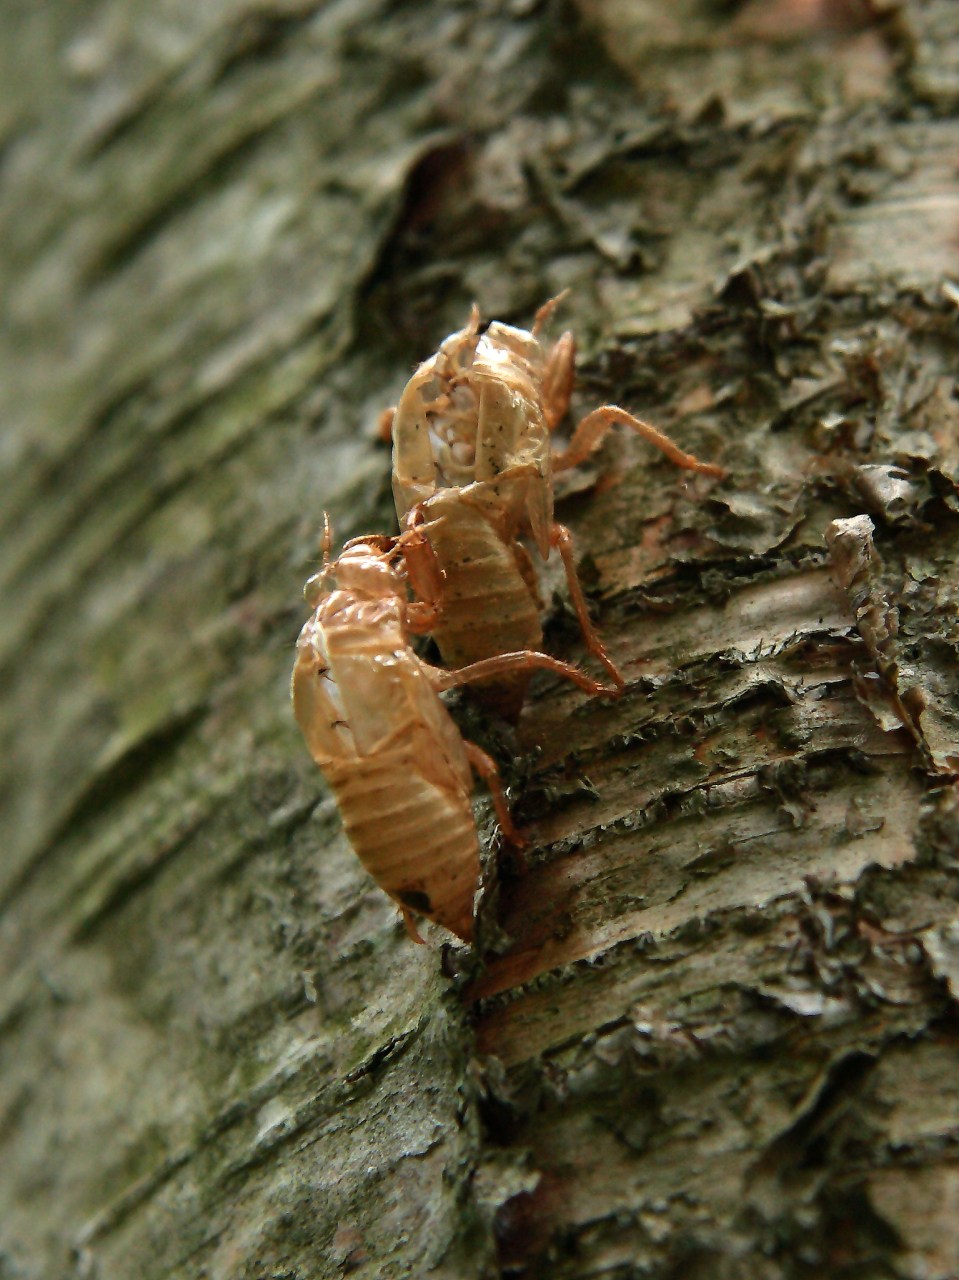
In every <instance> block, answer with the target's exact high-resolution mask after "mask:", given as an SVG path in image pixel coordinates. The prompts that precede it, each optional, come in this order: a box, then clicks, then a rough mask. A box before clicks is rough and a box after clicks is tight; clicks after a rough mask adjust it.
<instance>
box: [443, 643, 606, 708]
mask: <svg viewBox="0 0 959 1280" xmlns="http://www.w3.org/2000/svg"><path fill="white" fill-rule="evenodd" d="M594 634H595V633H594ZM424 665H425V664H424ZM610 666H612V664H611V663H610ZM536 670H542V671H553V672H555V674H556V675H558V676H565V678H566V679H567V680H571V681H572V682H573V684H575V685H578V686H579V687H580V689H584V690H585V691H586V693H591V694H592V695H593V697H595V698H618V697H619V696H620V694H621V693H622V692H623V690H624V688H625V687H626V684H625V681H624V680H623V677H622V676H621V675H620V674H619V672H618V671H617V670H616V668H615V667H612V672H613V673H614V674H613V678H614V680H615V681H616V683H615V684H614V685H608V684H600V683H599V681H598V680H594V679H593V677H592V676H588V675H587V674H586V672H585V671H580V669H579V667H575V666H573V664H572V663H571V662H563V661H562V660H561V659H559V658H553V657H551V656H550V655H549V654H548V653H538V652H537V651H536V650H535V649H519V650H518V651H517V652H516V653H500V654H497V656H496V657H495V658H484V659H483V660H482V661H481V662H471V663H470V664H469V666H468V667H458V668H457V669H456V670H455V671H444V670H443V668H442V667H427V672H428V674H429V677H430V680H431V681H432V683H433V687H434V688H435V689H436V690H437V691H438V692H440V693H444V692H445V691H446V690H447V689H457V688H459V687H460V685H464V684H472V683H473V682H474V681H478V680H495V679H497V678H498V677H500V676H508V675H514V674H516V673H518V672H520V671H536Z"/></svg>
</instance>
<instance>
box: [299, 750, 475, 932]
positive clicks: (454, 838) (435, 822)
mask: <svg viewBox="0 0 959 1280" xmlns="http://www.w3.org/2000/svg"><path fill="white" fill-rule="evenodd" d="M323 772H324V774H325V775H326V778H327V781H328V782H329V783H330V785H331V786H332V788H333V791H334V793H335V795H336V800H337V804H338V805H339V809H340V816H341V817H342V820H343V826H344V828H345V830H346V833H347V835H348V837H349V840H350V843H351V844H352V846H353V848H354V850H355V851H356V854H357V856H358V857H359V859H360V861H361V862H362V863H363V865H364V866H365V867H366V869H367V871H369V873H370V875H371V876H372V877H373V879H374V880H375V881H376V883H377V884H378V885H379V886H380V888H381V889H383V890H385V892H386V893H388V894H389V895H390V897H391V898H393V899H395V901H397V902H399V903H401V904H402V905H403V906H405V907H408V908H409V909H410V910H411V911H415V912H416V913H417V914H418V915H423V916H427V917H428V918H429V919H430V920H435V921H436V922H437V924H441V925H443V926H444V927H445V928H447V929H449V930H450V931H451V932H452V933H455V934H456V935H457V937H460V938H462V939H463V941H464V942H469V941H470V939H471V937H472V933H473V893H474V891H475V889H476V886H477V883H478V881H479V869H480V868H479V841H478V838H477V835H476V823H475V821H474V819H473V810H472V808H471V806H470V802H469V797H468V796H467V795H465V794H463V793H461V792H455V791H451V790H447V789H445V788H442V787H439V786H437V785H436V784H435V783H432V782H429V781H428V780H427V779H425V778H424V777H423V776H422V774H421V773H420V771H419V769H418V767H417V760H416V756H415V753H414V751H413V750H411V749H410V748H409V747H408V746H405V747H399V748H396V749H395V750H392V751H387V752H383V753H380V754H378V755H372V756H361V757H358V758H356V759H353V760H342V761H336V762H335V763H333V764H330V765H328V766H326V767H324V769H323Z"/></svg>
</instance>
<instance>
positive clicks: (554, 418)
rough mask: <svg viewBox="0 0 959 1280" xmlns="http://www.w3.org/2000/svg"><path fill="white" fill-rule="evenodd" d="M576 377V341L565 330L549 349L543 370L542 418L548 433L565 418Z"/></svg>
mask: <svg viewBox="0 0 959 1280" xmlns="http://www.w3.org/2000/svg"><path fill="white" fill-rule="evenodd" d="M575 377H576V339H575V338H574V337H573V335H572V334H571V333H570V331H569V330H568V329H567V330H566V332H565V333H564V334H563V336H562V337H561V338H560V339H559V341H558V342H556V343H555V344H554V345H553V347H552V348H551V349H550V353H549V355H548V356H547V357H546V368H545V369H544V370H543V416H544V417H545V419H546V425H547V427H548V428H549V429H550V431H555V430H556V428H557V426H558V425H559V424H560V423H561V422H562V420H563V419H564V418H565V417H566V413H567V411H568V409H569V401H570V397H571V396H572V394H573V381H574V379H575Z"/></svg>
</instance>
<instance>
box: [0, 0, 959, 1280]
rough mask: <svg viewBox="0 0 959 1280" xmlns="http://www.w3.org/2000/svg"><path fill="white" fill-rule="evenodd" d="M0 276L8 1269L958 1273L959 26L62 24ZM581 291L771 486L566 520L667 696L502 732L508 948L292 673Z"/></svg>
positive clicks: (95, 5)
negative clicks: (460, 441)
mask: <svg viewBox="0 0 959 1280" xmlns="http://www.w3.org/2000/svg"><path fill="white" fill-rule="evenodd" d="M0 273H2V327H0V367H2V379H0V420H2V427H3V436H2V445H0V473H2V479H0V486H2V489H0V493H2V498H0V582H2V592H3V596H2V612H0V687H2V702H0V744H2V747H0V750H2V770H0V813H2V818H0V822H2V844H0V975H2V976H0V1277H2V1280H47V1278H51V1280H60V1278H62V1277H68V1276H79V1277H90V1278H94V1277H95V1278H97V1280H140V1278H141V1277H142V1278H150V1280H152V1278H153V1277H172V1278H175V1280H186V1278H187V1277H209V1278H210V1280H234V1278H236V1280H240V1278H241V1277H242V1278H243V1280H265V1278H266V1277H273V1278H280V1277H283V1278H285V1280H293V1278H294V1277H296V1278H297V1280H312V1278H313V1277H338V1276H342V1275H347V1274H352V1275H355V1276H358V1277H361V1278H367V1277H369V1278H373V1277H388V1278H392V1277H406V1276H413V1277H448V1278H449V1280H474V1278H476V1280H480V1278H483V1280H492V1278H494V1277H514V1278H516V1280H535V1278H540V1277H562V1278H563V1280H573V1278H574V1277H575V1278H577V1280H585V1278H586V1277H599V1276H602V1277H612V1278H613V1280H627V1277H657V1278H658V1277H662V1278H664V1280H665V1278H667V1277H668V1278H670V1280H680V1278H682V1280H706V1278H707V1277H709V1278H712V1277H718V1278H720V1280H725V1278H730V1280H731V1278H733V1277H735V1278H739V1277H743V1278H749V1280H752V1278H753V1277H755V1278H756V1280H799V1278H801V1277H823V1278H828V1280H839V1278H847V1277H848V1278H852V1277H856V1278H857V1280H879V1278H880V1277H882V1278H885V1277H908V1278H911V1280H948V1278H950V1277H956V1276H959V1015H957V1001H959V795H957V791H956V787H955V779H956V775H957V771H959V679H957V674H959V666H957V645H959V619H957V605H959V567H957V551H959V399H957V384H956V356H957V352H959V319H957V317H959V5H957V4H956V3H955V2H954V0H902V2H901V3H897V2H896V0H882V2H880V0H874V3H872V4H871V5H867V4H865V3H862V4H857V3H854V0H846V2H845V3H841V2H840V0H818V2H811V0H756V2H755V3H738V4H737V3H735V0H732V2H730V0H723V2H721V0H582V2H581V3H580V5H579V7H578V8H575V7H573V6H572V5H570V4H567V3H558V2H557V3H553V2H552V0H542V2H539V0H477V2H475V3H473V2H470V3H456V2H455V0H395V2H392V3H391V2H390V0H328V2H327V3H317V0H259V2H257V0H192V2H190V3H187V2H185V0H2V3H0ZM563 289H568V290H569V291H570V292H569V295H568V298H567V300H566V301H565V302H564V304H563V309H562V311H561V313H560V315H559V317H558V321H557V325H556V328H555V331H556V333H557V334H558V332H559V329H560V327H566V326H569V327H570V328H572V329H573V330H574V331H575V333H576V336H577V338H578V341H579V365H578V381H577V388H576V393H575V396H574V405H573V409H574V413H575V414H576V415H578V416H582V414H584V413H585V412H587V411H588V410H589V409H592V408H594V407H595V406H596V405H598V404H601V403H604V402H612V403H618V404H622V405H624V406H626V407H627V408H629V409H631V410H632V411H634V412H636V413H638V414H640V415H642V416H643V417H646V418H647V419H649V420H651V421H653V422H655V423H656V424H657V425H659V426H660V427H662V428H663V429H665V430H666V431H668V432H670V433H671V434H672V435H673V436H674V438H675V439H676V440H677V441H678V442H679V443H681V444H682V445H683V447H684V448H686V449H688V450H691V451H694V452H696V453H698V454H699V455H700V456H701V457H703V458H707V459H709V460H712V461H720V462H722V464H723V465H724V466H725V467H726V468H727V469H728V477H727V479H725V480H723V481H716V480H712V479H706V478H703V477H700V476H694V477H692V478H690V477H689V475H688V474H685V473H679V472H677V471H676V470H675V469H674V468H673V467H672V466H671V465H670V464H669V463H667V462H665V461H664V460H663V459H662V458H661V457H659V456H658V455H656V454H654V451H653V450H652V449H651V448H650V447H649V446H648V445H646V444H644V443H642V442H640V441H639V440H638V439H636V438H635V437H629V438H626V435H625V433H623V432H617V433H615V434H614V435H613V436H612V437H611V438H610V440H609V441H608V442H607V444H605V445H604V446H603V449H602V450H601V451H600V454H599V456H598V457H597V458H596V459H595V460H594V461H593V462H591V464H590V468H589V469H583V470H582V471H580V472H578V473H576V474H575V475H574V476H572V477H570V478H568V479H564V484H563V487H562V490H561V491H560V494H559V498H560V505H559V514H560V518H561V519H563V520H564V521H565V522H567V523H568V524H569V525H570V526H571V527H572V529H573V533H574V536H575V539H576V545H577V549H578V555H579V560H580V567H581V574H582V578H583V581H584V583H585V585H586V588H587V590H588V592H589V593H590V596H591V601H592V606H593V608H594V611H595V615H596V618H597V621H598V623H599V625H600V626H601V628H602V631H603V634H604V636H605V638H606V639H607V641H608V642H609V644H610V647H611V651H612V653H613V655H614V657H615V659H616V660H617V662H618V663H619V664H620V665H621V667H622V669H623V671H624V672H625V674H626V677H627V680H628V690H627V693H626V695H625V696H624V697H623V698H622V699H621V700H620V701H618V702H616V703H614V704H606V703H599V702H597V701H596V700H593V699H590V698H588V697H587V696H586V695H585V694H582V693H580V692H579V691H578V690H577V689H575V688H572V687H571V686H570V687H567V686H566V685H565V684H562V683H560V682H558V681H557V680H556V679H555V678H553V677H549V678H547V677H538V678H537V679H536V680H535V681H534V684H533V691H532V697H531V699H530V702H529V705H528V707H527V709H526V710H525V712H524V714H523V717H522V719H521V721H520V724H519V726H518V728H517V729H516V730H515V732H514V731H512V730H510V729H509V728H508V727H506V726H504V725H502V724H500V723H498V722H496V721H495V720H493V719H491V718H490V717H488V716H485V715H484V713H482V712H481V711H480V710H478V709H477V708H476V707H475V706H474V705H473V704H472V703H471V702H470V701H469V699H468V697H466V696H465V695H464V696H460V697H458V700H456V701H454V704H453V705H454V711H455V714H456V715H457V716H458V717H459V719H460V723H461V724H462V725H463V727H464V730H465V731H466V732H468V734H469V736H471V737H473V738H475V739H477V740H478V741H479V742H480V743H481V744H482V745H483V746H484V747H485V748H486V749H488V750H490V751H491V752H492V753H493V754H494V755H495V756H496V757H497V759H498V760H499V762H500V765H501V767H502V769H503V772H504V776H505V778H506V780H507V782H508V784H509V794H510V799H511V802H512V804H513V806H514V811H515V813H516V816H517V821H518V822H519V823H520V825H521V826H522V828H523V829H524V831H525V832H526V834H527V835H528V836H529V839H530V842H531V846H532V847H531V852H530V853H529V855H528V857H527V861H526V865H525V866H520V864H519V862H518V861H517V860H516V859H515V858H510V857H509V856H506V851H504V853H503V854H502V855H501V856H500V857H499V859H498V860H497V858H496V857H495V856H493V855H494V854H495V843H496V833H495V826H494V823H493V821H492V817H491V808H490V805H489V803H488V800H486V798H485V796H484V793H483V792H482V789H481V788H479V789H478V791H477V802H476V803H477V816H478V822H479V824H480V829H481V832H482V835H483V840H484V844H485V845H486V846H487V847H488V849H489V851H490V857H489V858H488V859H487V861H488V863H489V866H488V868H487V871H488V876H487V879H488V881H489V884H488V888H487V890H486V891H485V896H484V897H483V899H482V903H481V908H480V911H481V918H482V920H483V927H482V930H483V931H482V936H484V937H485V951H484V953H483V954H482V956H481V957H480V958H477V957H476V956H474V955H473V953H472V952H470V951H469V950H468V949H467V948H465V947H462V946H459V947H457V946H453V945H451V944H450V942H449V939H448V938H447V939H446V942H445V944H444V939H443V935H442V931H441V930H439V929H438V928H437V927H434V926H426V928H425V929H424V936H425V937H426V938H427V939H428V945H427V946H425V947H420V946H416V945H415V944H414V943H413V942H412V941H411V940H410V938H409V937H408V936H407V934H406V932H405V931H404V928H403V925H402V922H401V921H400V919H399V916H398V913H397V911H396V910H395V908H394V906H393V904H392V903H391V902H390V901H389V899H387V898H386V897H385V895H384V894H383V893H382V892H381V891H380V890H379V889H377V887H376V886H375V885H374V883H373V882H372V880H370V879H369V877H368V876H367V875H366V873H365V872H364V871H363V870H362V868H361V866H360V864H359V863H358V861H357V859H356V858H355V856H354V855H353V854H352V852H351V851H350V848H349V846H348V844H347V843H346V840H345V838H344V836H343V834H342V830H341V827H340V822H339V818H338V815H337V811H336V808H335V805H334V803H333V801H332V799H331V797H330V795H329V792H328V790H327V789H326V787H325V785H324V783H323V780H322V778H321V776H320V775H319V773H318V771H317V770H316V769H315V768H314V766H313V764H312V762H311V761H310V759H309V757H308V755H307V753H306V750H305V747H304V745H303V742H302V739H301V737H300V735H299V733H298V731H297V728H296V725H295V724H294V722H293V719H292V715H291V712H290V705H289V696H288V681H289V675H290V669H291V666H292V661H293V645H294V641H295V638H296V635H297V632H298V630H299V627H300V625H301V624H302V622H303V620H304V618H305V616H306V610H305V608H304V606H303V604H302V599H301V596H300V588H301V585H302V583H303V581H304V579H305V578H306V577H307V576H308V575H309V574H310V573H312V572H314V571H315V569H316V566H317V558H318V545H319V537H320V533H321V530H322V518H323V511H324V509H326V510H328V511H329V512H330V515H331V518H332V520H333V526H334V531H335V535H336V538H337V541H338V543H342V541H343V540H345V539H346V538H348V537H350V536H354V535H356V534H358V533H361V532H366V531H380V532H390V531H392V530H393V529H395V524H394V523H392V522H393V519H394V517H393V515H392V510H391V501H390V493H389V451H388V449H386V448H385V447H384V446H383V445H382V444H380V443H379V442H378V441H377V438H376V422H377V417H378V415H379V413H380V411H381V410H382V409H383V408H384V407H386V406H387V405H389V404H392V403H394V402H395V400H396V397H397V395H398V393H399V391H400V389H401V388H402V386H403V384H404V382H405V380H406V378H407V377H408V376H409V373H410V370H411V369H412V367H413V366H414V364H415V363H416V362H417V361H418V360H421V359H424V358H425V357H426V356H428V355H429V354H430V353H431V352H432V351H433V350H434V349H435V347H436V345H437V344H438V342H439V341H440V340H441V339H442V338H443V337H444V336H445V335H446V334H447V333H449V332H450V331H451V330H453V329H457V328H459V327H461V326H462V324H463V322H464V321H465V319H466V316H467V314H468V311H469V307H470V304H471V303H472V302H473V301H474V300H475V301H476V302H478V304H479V306H480V307H481V308H482V311H483V314H484V315H485V316H487V317H495V318H499V319H503V320H509V321H513V322H516V323H520V324H523V325H528V324H529V322H530V320H531V318H532V315H533V312H534V311H535V309H536V308H537V307H538V306H539V305H540V304H541V303H542V302H543V301H544V300H545V299H547V298H549V297H550V296H552V295H555V294H557V293H558V292H560V291H561V290H563ZM859 517H868V519H859ZM836 520H838V521H844V520H845V521H849V520H854V521H855V523H854V524H846V525H838V526H837V525H831V522H832V521H836ZM827 529H828V530H829V546H830V547H831V548H832V554H830V551H829V550H828V549H827V543H826V533H827ZM544 597H545V598H546V599H547V625H546V645H547V647H548V648H549V649H550V650H551V651H552V652H553V653H556V654H558V655H560V656H562V657H565V658H570V659H572V660H576V661H584V662H586V661H587V659H586V655H585V654H584V651H583V648H582V645H581V642H580V639H579V633H578V630H577V628H576V626H575V621H574V620H573V619H572V618H571V613H570V608H569V604H568V597H567V596H566V594H565V587H564V583H563V579H562V574H561V573H558V572H557V571H556V567H555V566H554V565H553V564H552V563H550V564H549V565H548V566H547V568H546V570H545V573H544Z"/></svg>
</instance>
